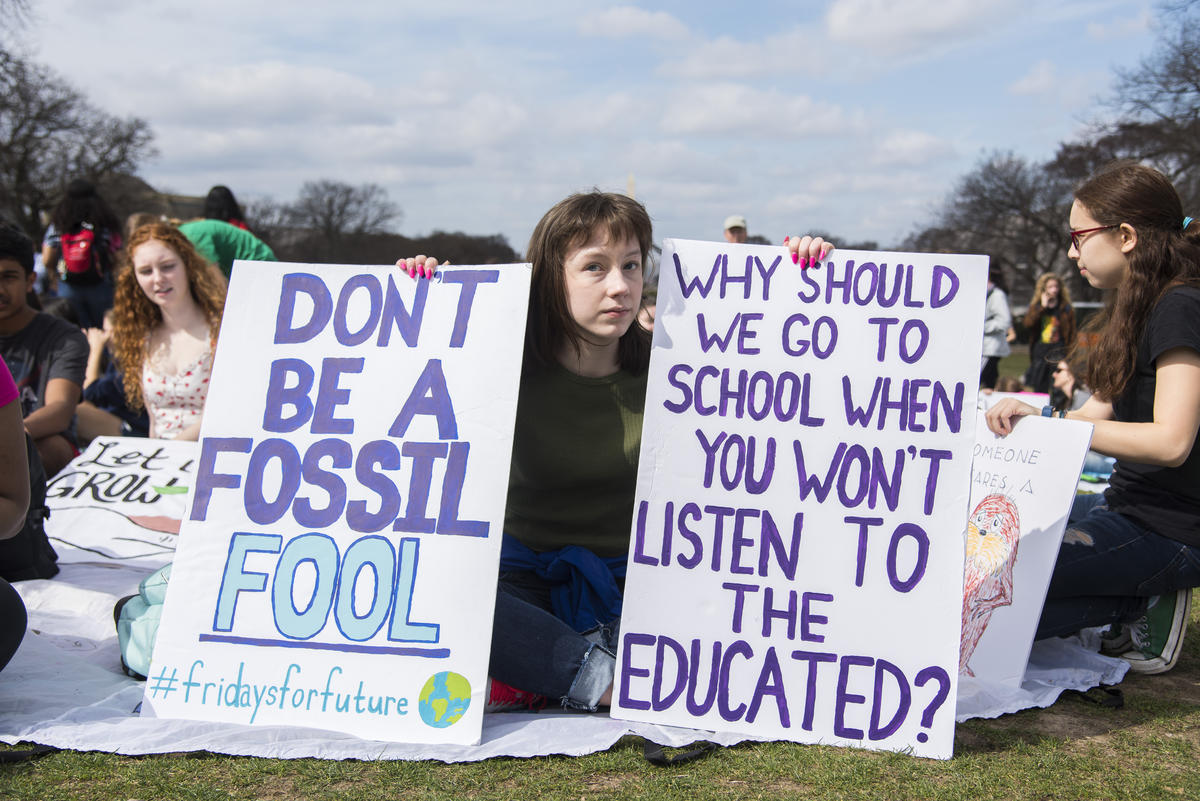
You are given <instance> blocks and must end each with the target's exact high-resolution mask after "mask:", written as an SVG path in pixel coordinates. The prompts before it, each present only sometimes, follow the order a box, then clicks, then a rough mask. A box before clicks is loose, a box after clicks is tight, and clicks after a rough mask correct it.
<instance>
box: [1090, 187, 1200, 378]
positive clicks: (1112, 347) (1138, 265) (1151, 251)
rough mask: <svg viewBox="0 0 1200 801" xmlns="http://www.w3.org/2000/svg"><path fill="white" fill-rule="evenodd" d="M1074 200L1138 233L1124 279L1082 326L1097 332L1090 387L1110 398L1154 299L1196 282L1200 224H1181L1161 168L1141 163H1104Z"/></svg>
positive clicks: (1199, 280)
mask: <svg viewBox="0 0 1200 801" xmlns="http://www.w3.org/2000/svg"><path fill="white" fill-rule="evenodd" d="M1075 199H1076V200H1077V201H1078V202H1079V204H1080V205H1081V206H1083V207H1084V208H1085V209H1087V212H1088V214H1090V215H1091V216H1092V218H1093V219H1094V220H1095V221H1096V223H1097V224H1099V225H1121V224H1128V225H1129V226H1131V227H1132V228H1133V229H1134V230H1135V231H1136V232H1137V244H1136V245H1135V246H1134V248H1133V250H1131V251H1130V252H1129V254H1128V259H1129V269H1128V270H1127V271H1126V273H1125V278H1124V279H1123V280H1122V281H1121V285H1120V286H1118V287H1117V288H1116V290H1115V291H1114V292H1113V293H1112V295H1111V296H1110V298H1109V300H1108V303H1107V305H1106V306H1105V309H1104V311H1103V312H1102V313H1101V314H1099V315H1096V317H1094V318H1093V319H1092V320H1090V321H1089V322H1088V325H1087V327H1086V330H1088V331H1095V332H1098V334H1099V337H1098V341H1097V343H1096V345H1095V347H1093V348H1092V349H1091V351H1090V352H1089V353H1088V357H1087V383H1088V386H1089V387H1091V389H1092V391H1093V392H1094V393H1096V394H1097V395H1098V396H1099V397H1101V398H1103V399H1104V400H1106V401H1113V400H1115V399H1116V398H1118V397H1119V396H1120V395H1121V393H1122V392H1124V390H1125V387H1126V386H1127V385H1128V383H1129V380H1130V379H1131V378H1132V377H1133V371H1134V363H1135V361H1136V359H1137V350H1138V345H1139V343H1140V342H1141V339H1142V334H1143V333H1144V331H1145V329H1146V321H1147V320H1148V319H1149V318H1150V312H1151V311H1153V309H1154V306H1155V304H1157V303H1158V301H1159V300H1160V299H1161V298H1162V296H1163V295H1164V294H1165V293H1166V292H1167V290H1169V289H1171V288H1173V287H1176V286H1181V285H1187V286H1196V287H1200V224H1197V223H1195V222H1193V223H1191V224H1190V225H1189V226H1187V228H1186V229H1185V228H1184V225H1183V223H1184V214H1183V205H1182V203H1181V202H1180V200H1179V195H1178V194H1177V193H1176V192H1175V187H1173V186H1171V182H1170V181H1169V180H1167V177H1166V176H1165V175H1163V174H1162V173H1161V172H1159V171H1158V170H1155V169H1151V168H1150V167H1144V166H1142V165H1140V164H1131V163H1122V164H1117V165H1114V166H1113V167H1110V168H1108V169H1107V170H1104V171H1103V172H1101V173H1099V174H1098V175H1096V176H1094V177H1093V178H1091V179H1089V180H1088V181H1087V182H1086V183H1084V184H1083V185H1082V186H1081V187H1079V189H1078V190H1076V192H1075Z"/></svg>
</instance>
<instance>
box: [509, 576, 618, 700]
mask: <svg viewBox="0 0 1200 801" xmlns="http://www.w3.org/2000/svg"><path fill="white" fill-rule="evenodd" d="M550 606H551V604H550V586H549V585H548V584H547V583H546V582H545V581H543V580H542V579H539V578H538V577H537V576H535V575H534V574H532V573H525V572H502V573H501V574H500V582H499V585H498V586H497V587H496V615H495V620H494V622H493V624H492V655H491V663H490V665H489V667H488V674H489V675H490V676H492V677H494V678H497V679H499V680H500V681H502V682H504V683H505V684H508V685H510V686H512V687H516V688H517V689H519V690H524V691H526V692H532V693H537V694H538V695H544V696H546V697H547V698H549V699H551V700H552V701H555V702H557V703H560V704H562V706H563V708H565V709H575V710H580V711H585V712H594V711H596V708H597V705H598V704H599V701H600V698H601V697H602V696H603V695H604V693H605V691H606V690H608V689H609V687H611V686H612V681H613V674H614V672H615V670H616V659H615V657H614V654H615V652H616V638H615V633H614V628H615V622H614V625H613V626H602V627H598V628H597V629H596V630H595V631H593V632H586V633H584V634H579V633H577V632H576V631H575V630H574V629H573V628H571V627H570V626H568V625H567V624H566V623H564V622H562V621H561V620H559V619H558V618H556V617H555V616H554V615H553V614H551V612H550Z"/></svg>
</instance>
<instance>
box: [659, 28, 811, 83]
mask: <svg viewBox="0 0 1200 801" xmlns="http://www.w3.org/2000/svg"><path fill="white" fill-rule="evenodd" d="M827 53H828V50H827V48H826V47H825V45H824V34H823V33H822V32H821V31H819V30H817V29H815V28H812V27H810V26H804V25H801V26H797V27H794V28H791V29H790V30H787V31H784V32H783V33H778V34H772V35H770V36H767V37H765V38H764V39H762V40H759V41H743V40H740V39H734V38H732V37H729V36H721V37H718V38H716V39H713V40H710V41H706V42H701V43H698V44H694V45H690V46H688V47H687V48H686V49H684V50H683V51H682V52H681V53H679V55H678V57H676V58H673V59H671V60H667V61H664V62H663V64H662V66H661V67H660V69H659V71H660V72H661V73H662V74H663V75H667V76H672V77H678V78H687V79H693V80H704V79H712V78H717V79H722V80H733V79H740V78H752V77H759V76H767V75H778V74H784V75H788V74H821V73H824V72H825V71H826V70H827V69H828V64H827V62H826V55H827Z"/></svg>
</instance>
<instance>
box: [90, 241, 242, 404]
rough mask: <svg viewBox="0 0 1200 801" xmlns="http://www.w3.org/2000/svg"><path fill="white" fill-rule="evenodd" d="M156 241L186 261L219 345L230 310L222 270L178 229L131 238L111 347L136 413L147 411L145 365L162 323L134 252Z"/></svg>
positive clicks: (191, 285) (193, 288) (116, 298)
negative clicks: (224, 317) (152, 338)
mask: <svg viewBox="0 0 1200 801" xmlns="http://www.w3.org/2000/svg"><path fill="white" fill-rule="evenodd" d="M151 240H157V241H159V242H161V243H163V244H164V245H166V246H167V247H169V248H170V249H171V250H173V251H174V252H175V254H176V255H177V256H179V260H180V261H181V262H183V267H184V271H185V273H186V274H187V280H188V288H189V290H190V293H191V296H192V300H194V301H196V305H197V306H199V307H200V310H201V311H202V312H204V316H205V317H206V318H207V319H208V329H209V332H210V333H211V336H212V341H213V342H214V343H215V342H216V341H217V332H218V331H219V330H220V328H221V314H222V312H224V310H225V292H226V289H227V288H228V284H227V283H226V281H225V276H224V275H222V274H221V271H220V270H219V269H218V268H217V267H216V266H215V265H213V264H210V263H209V261H208V260H207V259H205V258H204V257H203V256H201V255H200V252H199V251H197V250H196V248H195V246H194V245H192V243H191V241H189V240H188V238H187V237H186V236H184V235H183V234H182V233H180V231H179V229H177V228H175V227H174V226H171V225H169V224H167V223H165V222H152V223H149V224H147V225H143V226H141V227H140V228H138V229H137V230H135V231H134V232H133V233H132V234H130V236H129V243H128V244H127V245H126V246H125V249H124V250H123V251H122V252H121V265H120V268H119V269H118V271H117V281H116V291H115V292H114V297H113V310H112V325H113V336H112V347H113V354H114V356H116V359H117V363H118V364H120V366H121V375H122V378H123V379H124V381H125V400H126V401H127V402H128V403H129V408H131V409H142V408H144V407H145V400H144V399H143V398H142V366H143V364H144V363H145V361H146V347H147V345H148V343H149V340H150V333H151V332H152V331H153V330H154V329H155V328H157V327H158V326H159V325H161V324H162V321H163V318H162V311H160V310H159V308H158V305H157V304H155V303H154V302H153V301H151V300H150V298H148V297H146V293H145V292H143V291H142V288H141V287H140V286H138V281H137V276H136V275H134V272H133V252H134V251H135V250H137V248H138V247H139V246H140V245H144V244H145V243H147V242H149V241H151Z"/></svg>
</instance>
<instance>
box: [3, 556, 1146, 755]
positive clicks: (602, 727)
mask: <svg viewBox="0 0 1200 801" xmlns="http://www.w3.org/2000/svg"><path fill="white" fill-rule="evenodd" d="M74 557H75V558H78V554H76V555H74ZM147 572H148V569H147V568H145V567H130V566H128V565H112V564H95V563H86V562H82V563H81V562H73V563H65V564H63V565H62V572H61V573H60V574H59V575H58V576H57V577H55V578H54V579H51V580H48V581H28V582H22V583H19V584H17V585H16V586H17V589H18V590H20V592H21V595H22V597H23V598H24V599H25V602H26V605H27V606H28V607H29V619H30V626H29V628H30V631H29V633H28V634H27V635H26V637H25V641H24V642H23V643H22V645H21V649H20V650H19V651H18V653H17V655H16V657H15V658H14V659H13V661H12V662H11V663H10V664H9V666H8V667H7V668H5V670H4V672H3V673H2V674H0V741H3V742H6V743H16V742H20V741H23V740H25V741H33V742H38V743H43V744H45V745H50V746H55V747H57V748H70V749H76V750H81V751H91V750H94V751H110V752H115V753H122V754H155V753H170V752H177V751H197V750H205V751H214V752H219V753H225V754H239V755H246V756H262V757H279V758H284V759H293V758H301V757H319V758H324V759H349V758H354V759H437V760H442V761H444V762H469V761H475V760H480V759H488V758H490V757H497V756H516V757H529V756H537V755H542V754H569V755H579V754H589V753H593V752H597V751H603V750H605V749H607V748H609V747H611V746H612V745H613V744H614V743H616V742H617V741H618V740H619V739H620V738H621V737H623V736H625V735H627V734H634V735H639V736H642V737H646V738H647V739H650V740H653V741H655V742H658V743H661V744H663V745H667V746H681V745H686V744H687V743H689V742H693V741H695V740H713V741H716V742H719V743H722V744H724V745H732V744H733V743H736V742H740V741H742V740H744V739H746V738H745V737H742V736H740V735H713V734H711V733H708V732H700V731H694V730H690V729H679V728H670V727H661V726H649V725H644V724H632V723H627V722H625V721H618V720H613V719H611V718H609V717H608V716H607V715H580V714H568V713H546V712H543V713H539V714H526V713H504V714H493V715H487V716H486V717H485V718H484V724H483V740H482V742H481V743H480V744H479V745H477V746H445V745H441V746H432V745H425V746H417V745H405V744H400V743H386V742H375V741H369V740H360V739H357V738H354V737H351V736H348V735H345V734H339V733H335V732H325V731H317V730H313V729H302V728H294V727H274V728H267V727H252V726H232V725H224V724H216V723H199V722H192V721H182V720H165V719H154V718H142V717H140V716H139V715H138V714H137V713H136V712H135V710H136V708H137V706H138V704H139V703H140V701H141V697H142V684H141V683H139V682H136V681H134V680H132V679H129V678H127V677H125V676H124V675H123V674H122V673H121V669H120V664H119V661H118V655H117V639H116V634H115V630H114V628H113V622H112V607H113V604H114V603H115V602H116V600H117V599H118V598H120V597H122V596H124V595H128V594H131V593H133V592H135V591H136V589H137V584H138V582H139V581H140V580H141V579H142V577H143V576H145V575H146V573H147ZM1093 647H1094V645H1093ZM1125 667H1126V666H1125V663H1124V662H1121V661H1120V660H1116V659H1109V658H1106V657H1103V656H1100V655H1099V654H1096V653H1095V652H1094V651H1093V650H1089V649H1088V647H1087V643H1085V642H1083V641H1080V640H1057V641H1054V642H1050V643H1039V644H1038V645H1037V646H1036V647H1035V648H1034V652H1033V656H1032V657H1031V662H1030V667H1029V671H1028V672H1027V674H1026V678H1025V683H1024V685H1023V686H1022V687H1021V688H1020V690H1012V689H1009V688H1004V687H986V686H982V685H980V684H978V683H975V682H972V681H971V680H968V679H964V680H963V681H962V682H960V684H959V689H960V695H959V699H958V712H957V718H958V720H960V721H961V720H967V719H969V718H974V717H996V716H998V715H1003V714H1007V713H1009V712H1015V711H1017V710H1020V709H1025V708H1029V707H1035V706H1037V707H1044V706H1049V705H1050V704H1052V703H1054V701H1055V699H1056V698H1057V697H1058V695H1059V693H1061V692H1062V691H1063V690H1064V689H1080V690H1083V689H1087V688H1089V687H1092V686H1094V685H1096V684H1099V683H1115V682H1117V681H1120V679H1121V677H1122V676H1123V675H1124V672H1125Z"/></svg>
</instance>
